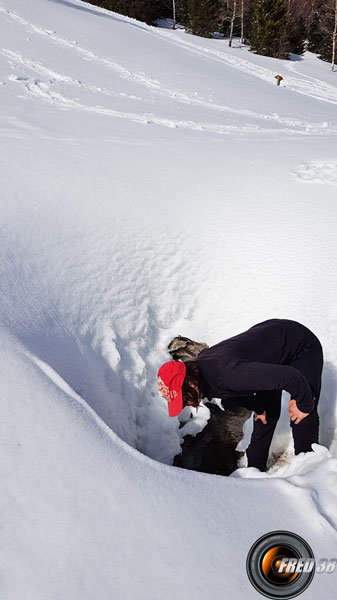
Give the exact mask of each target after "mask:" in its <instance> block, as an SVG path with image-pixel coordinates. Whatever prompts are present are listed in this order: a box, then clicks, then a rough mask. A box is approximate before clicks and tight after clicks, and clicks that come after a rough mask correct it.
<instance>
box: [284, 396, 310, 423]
mask: <svg viewBox="0 0 337 600" xmlns="http://www.w3.org/2000/svg"><path fill="white" fill-rule="evenodd" d="M308 415H310V413H304V412H302V411H301V410H300V409H299V408H297V403H296V400H290V401H289V407H288V417H289V418H290V420H291V421H292V422H293V423H295V425H298V424H299V423H300V422H301V421H303V419H305V417H307V416H308Z"/></svg>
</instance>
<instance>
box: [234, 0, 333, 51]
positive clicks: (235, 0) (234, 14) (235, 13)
mask: <svg viewBox="0 0 337 600" xmlns="http://www.w3.org/2000/svg"><path fill="white" fill-rule="evenodd" d="M336 2H337V0H336ZM235 17H236V0H234V6H233V14H232V18H231V28H230V33H229V44H228V45H229V47H230V48H231V47H232V39H233V27H234V19H235Z"/></svg>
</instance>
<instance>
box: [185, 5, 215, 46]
mask: <svg viewBox="0 0 337 600" xmlns="http://www.w3.org/2000/svg"><path fill="white" fill-rule="evenodd" d="M219 15H220V3H219V0H188V18H189V25H188V29H189V30H190V31H191V32H192V33H193V34H194V35H200V36H202V37H211V34H212V32H213V31H215V30H216V29H217V27H218V24H219Z"/></svg>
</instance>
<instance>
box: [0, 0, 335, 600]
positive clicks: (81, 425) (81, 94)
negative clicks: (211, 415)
mask: <svg viewBox="0 0 337 600" xmlns="http://www.w3.org/2000/svg"><path fill="white" fill-rule="evenodd" d="M0 23H1V29H2V36H1V44H0V82H1V83H2V85H1V87H0V90H1V94H0V110H1V123H0V134H1V138H0V139H1V142H0V143H1V146H2V147H1V161H2V176H1V183H0V185H1V236H0V248H1V262H0V269H1V272H0V276H1V286H0V294H1V298H0V306H1V314H0V319H1V335H2V338H1V339H2V344H1V349H0V351H1V360H0V368H1V377H0V381H1V384H0V386H1V387H0V402H1V423H2V427H3V429H2V432H1V445H2V446H1V460H0V480H1V482H2V485H3V491H2V493H1V499H2V500H1V501H2V508H3V514H4V515H5V519H4V527H3V540H2V541H3V543H2V545H1V547H2V556H1V561H2V564H3V565H5V566H6V568H5V574H4V576H3V577H2V578H1V579H0V595H1V598H5V599H6V600H18V598H23V597H24V598H25V600H26V599H27V600H30V599H33V598H34V600H36V599H37V598H41V600H45V599H46V598H48V600H49V599H52V600H53V599H54V598H55V600H56V599H59V598H60V597H64V598H67V599H71V600H73V599H74V600H77V599H78V600H80V599H81V600H83V599H85V600H96V599H97V596H99V598H100V600H101V599H102V600H105V598H106V599H107V600H111V598H112V597H113V598H116V599H118V600H124V599H125V600H128V599H129V598H130V597H132V598H135V599H137V600H138V599H142V598H146V599H148V598H149V589H150V590H151V593H152V597H153V599H156V600H157V599H161V598H163V599H165V600H166V599H167V600H168V599H171V598H172V597H174V598H175V599H176V600H180V599H181V600H182V599H183V598H186V597H187V596H188V597H196V598H201V597H212V598H214V599H215V600H218V599H220V598H221V599H222V598H223V597H224V596H225V597H228V598H231V600H232V599H233V600H236V599H239V598H240V600H241V598H243V597H247V598H249V599H255V598H257V597H259V596H258V595H257V593H255V591H254V590H253V588H252V587H251V586H250V583H249V581H248V579H247V577H246V573H245V560H246V556H247V552H248V550H249V548H250V546H251V545H252V543H253V542H254V541H255V540H256V539H257V538H258V537H259V536H260V535H262V534H263V533H265V532H266V531H271V530H273V529H289V530H291V531H294V532H296V533H299V534H300V535H302V536H303V537H304V538H305V539H307V540H308V542H309V543H310V544H311V545H312V547H313V549H314V552H315V555H316V556H317V557H323V556H327V557H329V558H330V557H332V556H333V555H335V548H336V540H337V534H336V527H337V512H336V472H337V459H336V397H337V384H336V382H337V371H336V365H337V350H336V324H337V311H336V297H337V285H336V278H335V273H336V270H337V264H336V263H337V253H336V224H337V204H336V185H335V184H336V163H337V161H336V133H337V132H336V88H337V84H336V74H333V73H331V71H330V70H329V66H328V65H327V64H325V63H322V62H320V61H318V60H317V58H316V57H314V56H313V55H310V54H309V55H307V56H306V57H305V58H304V59H303V60H294V61H291V62H282V61H277V60H274V59H269V58H266V57H259V56H254V55H253V54H251V53H249V52H248V50H247V49H246V48H239V47H236V48H232V49H231V50H230V49H228V48H227V45H226V42H223V40H204V39H198V38H196V37H192V36H188V35H187V34H186V33H184V32H183V31H177V32H172V31H169V30H163V29H160V28H154V27H148V26H147V25H144V24H143V23H138V22H136V21H134V20H132V19H127V18H124V17H122V16H120V15H116V14H112V13H108V12H107V11H104V10H101V9H98V8H97V7H94V6H90V5H87V4H85V3H82V2H79V1H78V2H77V1H76V0H69V1H64V0H35V1H34V2H33V3H31V2H30V3H27V2H25V1H24V0H0ZM278 73H281V74H282V75H283V77H284V81H283V84H284V85H282V86H280V88H277V86H276V84H275V79H274V76H275V75H276V74H278ZM219 134H220V135H219ZM223 134H226V135H223ZM275 316H280V317H285V318H293V319H296V320H298V321H302V322H303V323H305V324H306V325H307V326H308V327H310V328H311V329H312V330H313V331H314V332H315V333H316V334H317V335H318V337H319V338H320V340H321V341H322V344H323V348H324V354H325V369H324V380H323V391H322V397H321V402H320V416H321V444H322V445H321V446H316V447H315V452H314V453H312V454H310V455H306V456H300V457H296V458H292V459H291V460H290V464H289V465H285V466H283V467H281V468H277V467H275V468H274V469H273V470H272V471H271V472H270V473H268V474H263V475H262V474H260V473H259V472H257V471H255V470H252V469H240V470H239V471H238V472H237V473H236V474H235V476H234V477H230V478H227V479H225V478H220V477H215V476H208V475H203V474H198V473H192V472H187V471H186V472H185V471H182V470H180V469H175V468H172V467H171V466H169V465H170V464H171V462H172V460H173V457H174V455H175V453H177V452H178V451H179V449H180V442H181V430H179V429H178V427H179V422H178V420H177V419H169V418H168V416H167V408H166V406H165V402H164V401H162V400H161V399H160V398H159V397H158V393H157V389H156V373H157V369H158V366H159V365H160V364H161V363H162V362H163V361H164V360H166V359H167V358H168V355H167V353H166V350H165V349H166V345H167V343H168V342H169V341H170V339H171V338H172V337H173V336H174V335H177V334H179V333H180V334H183V335H188V336H190V337H192V338H194V339H197V340H200V341H205V342H207V343H209V344H212V343H215V342H217V341H219V340H220V339H223V338H225V337H228V336H230V335H233V334H235V333H237V332H239V331H242V330H244V329H245V328H248V327H249V326H251V325H252V324H254V323H256V322H258V321H262V320H264V319H267V318H270V317H275ZM285 396H286V395H285ZM286 406H287V398H286V397H285V398H284V409H285V410H284V411H283V415H282V419H281V422H280V425H279V427H278V431H277V436H276V438H275V441H274V446H273V449H274V450H275V451H276V452H277V451H278V450H279V449H280V448H282V447H283V448H287V447H288V446H289V448H291V439H290V432H289V425H288V419H287V415H286ZM206 418H207V409H203V410H200V411H199V413H198V415H197V416H196V418H194V419H193V421H190V420H189V422H188V427H187V429H188V430H191V429H192V430H194V431H196V430H197V429H198V428H200V427H202V426H203V425H204V424H205V419H206ZM187 429H185V431H186V430H187ZM247 436H248V434H247ZM247 436H246V437H247ZM146 455H147V456H146ZM153 459H155V460H153ZM164 463H167V464H164ZM233 540H235V544H233ZM196 556H201V557H207V558H205V562H204V563H202V565H200V567H199V569H198V571H197V572H196V568H197V567H196V562H195V560H196V559H195V557H196ZM189 557H191V558H189ZM233 564H234V565H235V567H233ZM334 590H335V579H334V576H333V575H331V576H327V575H326V576H321V577H320V578H319V577H318V576H317V577H315V579H314V581H313V583H312V584H311V586H310V588H309V589H308V590H307V591H306V593H305V595H306V598H307V599H310V598H317V597H318V596H319V597H320V598H322V599H323V600H330V598H332V597H333V593H334Z"/></svg>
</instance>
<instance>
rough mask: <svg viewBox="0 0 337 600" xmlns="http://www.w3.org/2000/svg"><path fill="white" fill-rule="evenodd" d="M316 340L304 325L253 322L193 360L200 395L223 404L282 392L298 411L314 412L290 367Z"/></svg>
mask: <svg viewBox="0 0 337 600" xmlns="http://www.w3.org/2000/svg"><path fill="white" fill-rule="evenodd" d="M314 342H315V343H317V342H318V344H319V341H318V339H317V338H316V336H315V335H314V334H313V333H312V332H311V331H310V330H309V329H307V328H306V327H305V326H304V325H301V324H300V323H297V322H296V321H289V320H286V319H270V320H268V321H264V322H263V323H258V324H257V325H254V327H251V328H250V329H248V331H245V332H243V333H240V334H239V335H236V336H234V337H232V338H229V339H228V340H224V341H223V342H220V343H219V344H216V345H215V346H211V347H210V348H207V349H206V350H203V351H202V352H201V353H200V354H199V356H198V359H197V362H198V364H199V367H200V370H201V373H202V376H203V379H204V384H205V392H206V393H205V395H206V396H207V397H208V398H209V399H210V398H221V399H222V400H226V399H228V398H233V397H235V396H249V395H253V394H254V393H257V392H259V391H262V390H286V391H287V392H289V394H290V395H291V398H294V399H295V400H296V402H297V406H298V408H299V409H300V410H301V411H302V412H306V413H309V412H311V411H312V410H313V408H314V401H313V393H312V390H311V388H310V386H309V383H308V381H307V380H306V378H305V377H304V375H302V373H301V372H300V371H298V370H297V369H296V368H294V367H292V366H289V363H291V361H292V360H293V359H296V358H297V357H298V356H300V355H301V354H302V353H303V351H305V349H307V348H308V347H310V346H311V345H312V344H313V343H314Z"/></svg>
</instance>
